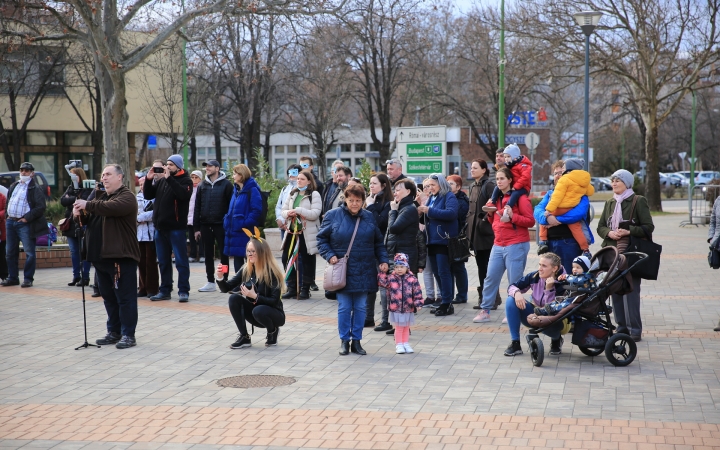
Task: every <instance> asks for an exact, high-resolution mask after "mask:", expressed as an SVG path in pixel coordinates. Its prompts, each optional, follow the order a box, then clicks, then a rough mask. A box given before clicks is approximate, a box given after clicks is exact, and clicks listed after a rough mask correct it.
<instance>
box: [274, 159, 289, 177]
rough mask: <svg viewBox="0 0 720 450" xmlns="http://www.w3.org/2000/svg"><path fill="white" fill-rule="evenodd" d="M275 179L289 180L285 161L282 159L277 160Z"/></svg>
mask: <svg viewBox="0 0 720 450" xmlns="http://www.w3.org/2000/svg"><path fill="white" fill-rule="evenodd" d="M275 178H277V179H284V178H287V172H286V171H285V160H284V159H282V158H278V159H276V160H275Z"/></svg>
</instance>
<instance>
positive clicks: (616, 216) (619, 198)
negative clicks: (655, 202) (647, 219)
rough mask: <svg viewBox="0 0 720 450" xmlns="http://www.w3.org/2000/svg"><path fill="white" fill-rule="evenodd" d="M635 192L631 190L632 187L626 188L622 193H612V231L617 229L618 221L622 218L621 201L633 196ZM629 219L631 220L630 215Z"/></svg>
mask: <svg viewBox="0 0 720 450" xmlns="http://www.w3.org/2000/svg"><path fill="white" fill-rule="evenodd" d="M634 194H635V192H633V190H632V189H627V190H625V192H623V193H622V194H620V195H618V194H613V198H614V199H615V211H613V213H612V216H610V229H611V230H612V231H616V230H617V229H618V226H620V222H622V220H623V216H622V202H623V201H624V200H625V199H626V198H629V197H631V196H633V195H634ZM630 220H632V217H630Z"/></svg>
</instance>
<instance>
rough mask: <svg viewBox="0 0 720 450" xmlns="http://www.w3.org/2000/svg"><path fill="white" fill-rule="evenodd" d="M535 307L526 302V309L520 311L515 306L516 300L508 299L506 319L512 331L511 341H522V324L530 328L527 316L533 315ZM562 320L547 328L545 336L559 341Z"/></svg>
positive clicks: (544, 332) (506, 302)
mask: <svg viewBox="0 0 720 450" xmlns="http://www.w3.org/2000/svg"><path fill="white" fill-rule="evenodd" d="M534 310H535V305H533V304H532V303H530V302H529V301H527V300H525V309H523V310H520V309H519V308H518V307H517V305H516V304H515V299H514V298H512V297H508V298H507V300H506V301H505V317H507V322H508V329H510V339H512V340H513V341H519V340H520V323H522V324H523V325H525V326H526V327H528V328H530V325H528V322H527V316H529V315H530V314H532V313H533V311H534ZM562 327H563V322H562V320H560V321H558V322H555V323H554V324H552V325H550V326H549V327H547V328H545V331H543V334H544V335H546V336H548V337H550V339H553V340H554V339H557V338H559V337H560V331H561V330H562Z"/></svg>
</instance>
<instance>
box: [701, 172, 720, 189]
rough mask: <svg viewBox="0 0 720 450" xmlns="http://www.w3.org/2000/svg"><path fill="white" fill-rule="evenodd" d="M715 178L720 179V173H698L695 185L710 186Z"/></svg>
mask: <svg viewBox="0 0 720 450" xmlns="http://www.w3.org/2000/svg"><path fill="white" fill-rule="evenodd" d="M715 178H720V172H714V171H709V170H704V171H702V172H698V173H696V174H695V185H696V186H702V185H704V184H708V183H709V182H711V181H712V180H714V179H715Z"/></svg>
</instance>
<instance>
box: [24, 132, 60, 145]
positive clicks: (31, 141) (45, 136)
mask: <svg viewBox="0 0 720 450" xmlns="http://www.w3.org/2000/svg"><path fill="white" fill-rule="evenodd" d="M25 143H26V144H27V145H52V146H55V145H57V139H56V137H55V132H54V131H28V132H26V133H25Z"/></svg>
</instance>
